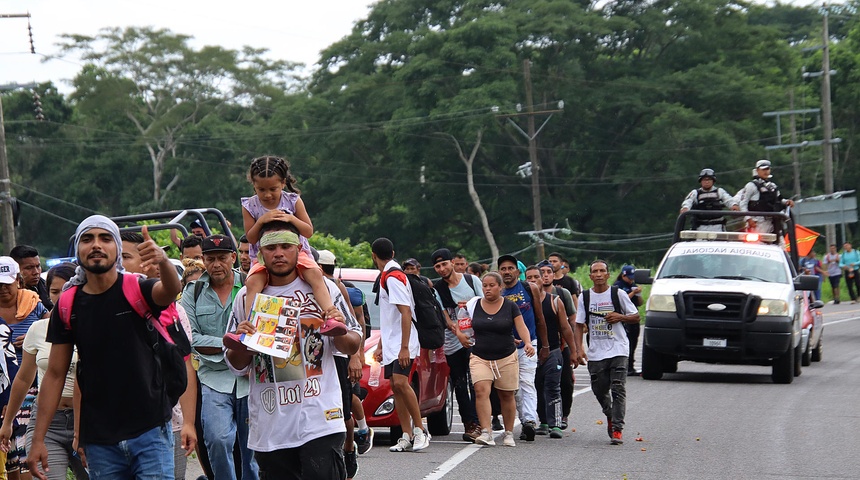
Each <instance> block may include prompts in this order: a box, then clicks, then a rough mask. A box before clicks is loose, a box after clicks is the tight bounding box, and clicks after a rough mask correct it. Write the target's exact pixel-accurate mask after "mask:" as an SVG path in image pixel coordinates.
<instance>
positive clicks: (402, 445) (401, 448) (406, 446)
mask: <svg viewBox="0 0 860 480" xmlns="http://www.w3.org/2000/svg"><path fill="white" fill-rule="evenodd" d="M388 451H389V452H411V451H412V442H411V441H409V434H408V433H404V434H403V436H402V437H400V438H398V439H397V443H395V444H394V445H392V446H391V448H389V449H388Z"/></svg>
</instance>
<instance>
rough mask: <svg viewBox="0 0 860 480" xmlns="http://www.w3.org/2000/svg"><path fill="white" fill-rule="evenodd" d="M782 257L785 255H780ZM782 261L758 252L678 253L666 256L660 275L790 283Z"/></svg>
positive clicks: (660, 276) (665, 276) (659, 276)
mask: <svg viewBox="0 0 860 480" xmlns="http://www.w3.org/2000/svg"><path fill="white" fill-rule="evenodd" d="M780 260H781V259H780ZM787 277H788V276H787V275H786V272H785V266H784V265H783V263H782V262H781V261H777V260H774V259H770V258H761V257H757V256H755V255H724V254H719V255H714V254H701V255H676V256H672V257H669V258H667V259H666V262H665V264H664V265H663V267H662V268H661V269H660V273H659V275H658V276H657V278H715V279H725V280H747V281H752V282H768V283H788V278H787Z"/></svg>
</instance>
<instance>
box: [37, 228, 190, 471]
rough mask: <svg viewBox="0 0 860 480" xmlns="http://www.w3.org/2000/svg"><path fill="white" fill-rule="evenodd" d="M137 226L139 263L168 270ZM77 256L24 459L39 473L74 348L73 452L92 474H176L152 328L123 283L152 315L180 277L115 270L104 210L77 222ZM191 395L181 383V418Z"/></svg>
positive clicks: (112, 233) (53, 326) (54, 325)
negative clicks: (77, 401)
mask: <svg viewBox="0 0 860 480" xmlns="http://www.w3.org/2000/svg"><path fill="white" fill-rule="evenodd" d="M141 233H142V234H143V237H144V242H143V243H141V244H140V245H138V246H137V249H138V251H139V253H140V258H141V261H142V265H143V266H144V267H145V266H147V265H150V264H157V265H158V266H159V268H160V270H161V271H169V270H171V269H173V265H172V264H171V263H170V261H169V260H168V258H167V256H166V255H165V253H164V250H162V249H161V248H160V247H159V246H158V245H156V244H155V242H154V241H153V240H152V239H151V238H150V236H149V232H148V231H147V228H146V227H143V229H142V232H141ZM75 256H76V257H77V262H78V265H79V266H78V268H77V271H76V275H75V276H74V277H73V278H72V279H71V280H69V283H68V284H67V285H66V287H65V289H68V288H70V287H71V286H77V288H76V289H75V291H74V292H75V293H74V298H73V299H71V300H72V301H71V308H69V307H66V308H69V310H70V312H66V314H64V317H65V318H66V319H67V321H64V320H63V317H61V315H60V310H62V309H63V308H64V307H62V306H61V307H58V308H55V309H54V311H53V313H52V315H51V320H50V322H49V325H48V341H49V342H51V343H52V344H53V346H52V352H51V358H50V360H49V361H48V369H47V372H46V374H45V376H44V378H43V379H42V384H41V389H40V390H41V391H40V395H39V397H38V407H39V414H38V415H37V416H36V428H35V432H34V433H33V440H32V442H33V444H32V448H31V450H30V451H29V454H28V458H27V463H28V465H29V467H30V469H31V471H32V472H33V474H34V475H35V476H36V477H37V478H40V479H44V478H46V475H45V472H44V469H45V468H46V467H47V466H48V452H47V450H46V448H45V434H46V432H47V430H48V425H49V423H50V422H51V419H52V418H54V412H55V411H56V410H57V405H58V403H59V400H60V395H61V393H62V389H63V383H64V381H65V377H66V373H67V372H68V370H69V363H70V360H71V357H72V351H73V350H74V349H75V348H77V352H78V358H79V363H78V367H79V368H78V371H77V375H78V377H77V378H78V385H79V386H80V391H81V411H80V419H81V420H80V431H79V432H78V437H79V442H80V443H79V444H80V445H81V446H82V449H79V451H80V452H81V453H83V454H84V455H85V458H86V461H87V462H88V464H89V469H90V478H93V479H98V478H110V479H132V478H173V432H172V428H171V425H170V417H171V410H172V407H173V405H171V404H170V403H169V401H168V399H167V395H166V394H165V392H164V389H163V388H162V385H161V383H162V382H157V381H154V379H157V378H159V377H160V376H161V368H160V366H159V363H158V361H157V359H156V357H155V354H154V352H153V348H152V345H151V342H152V341H153V338H154V337H153V335H152V334H153V333H154V329H153V328H152V326H151V325H150V322H149V320H147V319H145V318H143V317H141V316H140V315H138V314H137V313H135V310H134V309H133V308H132V306H131V304H130V303H129V301H128V300H127V299H126V297H125V295H124V293H123V288H122V287H123V282H124V281H126V282H128V281H136V282H139V285H140V290H141V293H142V296H143V298H144V300H145V301H146V303H147V306H148V308H149V310H151V312H152V315H153V317H155V318H157V317H158V316H159V314H160V313H161V311H162V310H163V309H164V308H165V307H167V306H169V305H170V304H171V302H173V301H174V300H175V299H176V295H177V294H178V293H179V290H180V282H179V278H178V277H177V276H176V275H165V276H164V277H163V279H162V280H157V279H151V280H142V279H139V278H137V277H129V276H128V274H124V273H122V263H121V259H122V241H121V240H120V234H119V228H117V226H116V224H115V223H114V222H113V221H111V220H110V219H109V218H107V217H104V216H101V215H94V216H91V217H89V218H87V219H86V220H84V221H83V222H82V223H81V224H80V225H79V226H78V228H77V231H76V232H75ZM70 294H71V293H70ZM61 298H62V297H61ZM61 302H63V303H64V302H65V301H63V300H61ZM61 304H62V303H61ZM155 335H158V334H157V333H155ZM189 391H191V388H189ZM194 393H195V395H196V392H194ZM189 397H190V396H189V395H187V392H186V395H183V396H182V398H181V399H180V404H181V406H182V410H183V414H184V415H185V416H186V417H185V418H194V398H189ZM196 443H197V439H196V435H195V433H194V429H193V426H192V427H190V428H184V427H183V430H182V446H183V448H184V449H185V450H186V451H187V452H190V451H191V450H192V449H193V448H194V446H195V444H196Z"/></svg>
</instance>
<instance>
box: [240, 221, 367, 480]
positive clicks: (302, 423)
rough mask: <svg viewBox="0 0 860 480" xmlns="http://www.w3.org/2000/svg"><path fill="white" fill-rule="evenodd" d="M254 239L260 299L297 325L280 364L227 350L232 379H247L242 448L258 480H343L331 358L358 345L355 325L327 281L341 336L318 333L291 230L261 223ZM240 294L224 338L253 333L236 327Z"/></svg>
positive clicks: (318, 315) (317, 314)
mask: <svg viewBox="0 0 860 480" xmlns="http://www.w3.org/2000/svg"><path fill="white" fill-rule="evenodd" d="M260 234H261V237H260V253H261V255H262V257H263V262H264V264H265V265H266V269H267V270H268V273H269V284H268V285H267V286H266V288H264V289H263V293H264V294H266V295H272V296H277V297H283V298H287V299H289V300H290V301H291V303H292V304H294V305H298V306H299V308H300V309H301V314H300V315H299V317H300V322H301V325H300V328H298V329H297V331H296V332H295V334H296V335H297V338H296V340H295V343H294V344H293V349H292V351H291V353H290V356H288V357H287V358H286V359H282V358H276V357H272V356H269V355H264V354H254V353H253V352H252V351H250V350H247V349H245V348H241V346H237V347H236V348H234V346H233V342H231V343H229V344H228V345H229V347H228V348H227V355H226V357H227V366H228V367H230V369H231V370H232V371H233V372H234V373H235V374H236V375H247V376H249V377H250V384H251V385H250V394H249V396H248V413H249V423H250V429H249V434H248V447H249V448H250V449H251V450H253V451H254V452H255V454H254V456H255V458H256V460H257V464H258V465H259V467H260V478H279V479H296V480H298V479H305V480H307V479H320V480H323V479H345V478H346V466H345V464H344V459H343V442H344V439H345V438H346V428H345V427H344V413H343V402H342V400H341V397H342V395H341V388H340V380H339V378H338V374H337V369H336V367H335V361H334V356H333V354H334V352H335V351H340V352H343V353H345V354H347V355H349V354H353V353H355V352H356V351H357V350H358V348H359V345H360V343H361V338H362V332H361V327H360V326H359V324H358V322H357V321H356V320H355V318H354V317H353V316H352V314H351V313H350V310H349V307H348V306H347V303H346V301H345V300H344V298H343V295H342V294H341V292H340V289H338V287H337V286H336V285H335V284H334V283H333V282H330V281H327V282H326V284H327V286H328V289H329V294H330V295H331V298H332V300H333V301H334V305H335V306H336V307H337V308H338V310H340V312H341V313H342V314H343V317H344V323H345V324H346V326H347V330H348V331H347V333H346V334H345V335H342V336H339V337H330V336H323V335H320V334H319V327H320V325H322V318H323V311H322V309H321V308H320V306H319V305H318V304H317V303H316V301H315V300H314V296H313V289H312V288H311V286H310V285H309V284H307V283H306V282H305V281H304V280H302V279H301V278H300V277H299V276H298V272H297V270H296V263H297V261H298V253H299V249H300V246H299V236H298V233H297V232H296V230H295V227H293V226H292V225H291V224H289V223H286V222H281V221H273V222H269V223H266V224H265V225H263V228H262V229H261V231H260ZM245 293H246V289H245V288H242V289H241V290H240V291H239V293H238V294H237V295H236V299H235V300H234V302H233V317H232V319H231V322H230V325H229V326H228V332H236V333H237V334H253V333H254V332H255V329H254V326H253V324H251V323H250V322H248V321H247V320H243V321H241V322H239V321H238V319H241V318H244V317H245V314H244V312H245V302H246V300H247V299H246V298H245ZM248 301H250V300H248ZM225 341H226V338H225Z"/></svg>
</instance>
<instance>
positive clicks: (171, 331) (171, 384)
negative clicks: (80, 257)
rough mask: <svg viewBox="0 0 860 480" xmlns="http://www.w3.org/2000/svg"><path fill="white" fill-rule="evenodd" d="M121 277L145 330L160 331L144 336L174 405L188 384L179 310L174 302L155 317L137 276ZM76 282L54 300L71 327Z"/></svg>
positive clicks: (187, 350)
mask: <svg viewBox="0 0 860 480" xmlns="http://www.w3.org/2000/svg"><path fill="white" fill-rule="evenodd" d="M120 275H121V277H122V293H123V295H124V296H125V299H126V300H127V301H128V303H129V304H131V308H132V309H133V310H134V311H135V313H137V314H138V315H139V316H140V317H141V318H145V319H147V320H148V322H147V331H148V332H151V331H152V329H153V328H154V329H155V330H156V331H158V334H159V335H156V336H155V338H154V339H153V338H148V339H147V338H145V339H144V340H145V341H146V343H147V344H149V345H152V350H153V352H154V354H155V361H156V363H157V364H158V368H159V369H160V370H161V374H162V378H163V387H164V389H165V391H166V392H165V393H166V395H167V399H168V401H169V402H170V405H171V406H172V405H176V402H177V401H179V397H180V396H182V394H183V393H184V392H185V388H186V387H187V386H188V376H187V374H186V371H185V357H186V356H188V355H190V354H191V342H190V341H189V339H188V336H187V335H186V334H185V331H184V329H183V328H182V325H181V324H180V323H179V312H178V311H177V310H176V302H172V303H171V304H170V305H168V306H167V307H165V308H164V310H162V311H161V315H159V317H158V319H156V318H155V317H154V316H153V315H152V310H151V309H150V308H149V304H148V303H147V302H146V299H145V298H143V292H142V291H141V290H140V280H139V278H140V277H138V276H137V275H136V274H120ZM77 291H78V287H77V285H75V286H72V287H70V288H69V289H68V290H66V291H64V292H63V293H62V294H60V299H59V300H58V301H57V308H58V309H59V312H58V313H59V315H60V320H61V321H62V322H63V325H64V326H65V327H66V328H67V329H69V330H71V328H72V324H71V320H72V306H73V305H74V301H75V294H76V293H77ZM79 365H80V364H79Z"/></svg>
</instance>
